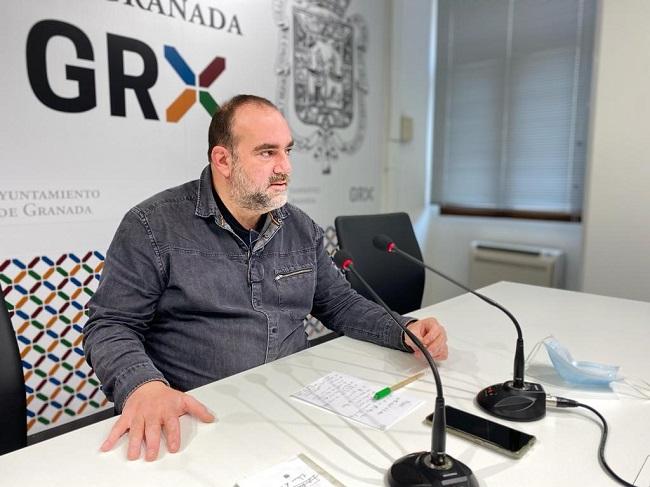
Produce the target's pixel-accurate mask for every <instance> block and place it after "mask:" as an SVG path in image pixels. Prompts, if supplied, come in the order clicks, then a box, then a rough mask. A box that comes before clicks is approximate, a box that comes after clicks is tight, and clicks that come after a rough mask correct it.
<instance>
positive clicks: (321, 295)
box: [84, 166, 410, 411]
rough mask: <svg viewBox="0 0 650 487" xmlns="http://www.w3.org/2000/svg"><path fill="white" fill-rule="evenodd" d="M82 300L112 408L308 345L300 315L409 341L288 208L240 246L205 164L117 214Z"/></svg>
mask: <svg viewBox="0 0 650 487" xmlns="http://www.w3.org/2000/svg"><path fill="white" fill-rule="evenodd" d="M88 307H89V319H88V321H87V323H86V325H85V327H84V349H85V353H86V359H87V360H88V363H89V364H90V365H91V367H93V368H94V370H95V373H96V374H97V376H98V378H99V379H100V380H101V382H102V389H103V391H104V393H105V394H106V395H107V397H108V398H109V399H110V400H112V401H113V402H114V403H115V405H116V407H117V409H118V411H120V410H121V409H122V406H123V404H124V401H125V400H126V399H127V397H128V396H129V394H130V393H131V392H132V391H133V390H134V389H135V388H137V387H138V386H140V385H142V384H144V383H145V382H149V381H152V380H162V381H164V382H166V383H167V384H169V385H171V386H172V387H174V388H176V389H179V390H182V391H185V390H188V389H192V388H195V387H198V386H201V385H203V384H206V383H208V382H211V381H214V380H217V379H221V378H223V377H227V376H229V375H232V374H235V373H237V372H241V371H243V370H246V369H249V368H251V367H255V366H258V365H261V364H264V363H266V362H270V361H272V360H275V359H277V358H280V357H284V356H286V355H289V354H291V353H294V352H296V351H299V350H302V349H304V348H306V347H307V346H308V344H307V338H306V335H305V331H304V327H303V319H304V318H305V316H306V315H307V314H308V313H311V314H312V315H313V316H315V317H316V318H318V319H319V320H321V321H322V322H323V323H324V324H325V325H326V326H327V327H328V328H330V329H331V330H334V331H337V332H341V333H344V334H345V335H347V336H350V337H353V338H358V339H361V340H366V341H370V342H374V343H377V344H380V345H385V346H389V347H393V348H397V349H400V350H407V349H406V348H405V347H404V345H403V343H402V334H401V330H400V329H399V328H398V327H397V325H395V323H394V322H392V320H391V319H390V317H389V316H388V314H387V313H385V312H384V310H383V309H382V308H380V307H379V306H378V305H376V304H375V303H372V302H370V301H368V300H366V299H365V298H363V297H362V296H360V295H358V294H357V293H356V292H355V291H353V290H352V289H351V288H350V285H349V284H348V282H347V281H346V280H345V278H344V277H343V276H342V275H341V273H340V272H339V271H338V270H337V268H336V267H335V266H334V264H333V262H332V260H331V258H330V257H329V255H328V254H327V252H326V251H325V249H324V244H323V231H322V230H321V229H320V227H318V225H316V223H315V222H314V221H313V220H311V219H310V218H309V217H308V216H307V215H306V214H305V213H303V212H302V211H301V210H299V209H298V208H296V207H294V206H292V205H290V204H287V205H285V206H283V207H282V208H279V209H278V210H274V211H273V212H271V213H269V214H268V215H267V217H266V222H265V225H264V227H263V229H262V231H261V233H260V237H259V239H258V240H257V242H256V243H255V244H254V246H253V248H252V249H249V247H248V246H247V245H246V244H245V243H244V242H243V241H242V240H241V239H240V238H239V237H238V236H237V235H236V234H235V233H234V232H233V231H232V229H231V228H230V226H229V225H228V224H227V223H226V222H225V220H224V218H223V216H222V215H221V213H220V212H219V210H218V207H217V205H216V203H215V200H214V196H213V194H212V176H211V172H210V167H209V166H207V167H206V168H205V169H204V170H203V172H202V174H201V178H200V179H199V180H197V181H192V182H189V183H186V184H184V185H181V186H178V187H175V188H171V189H168V190H166V191H163V192H162V193H159V194H157V195H155V196H153V197H151V198H149V199H148V200H146V201H144V202H143V203H141V204H139V205H138V206H136V207H135V208H133V209H131V210H130V211H129V212H128V213H127V214H126V216H125V217H124V219H123V220H122V222H121V224H120V226H119V228H118V229H117V232H116V234H115V237H114V238H113V241H112V243H111V245H110V248H109V250H108V253H107V256H106V261H105V267H104V270H103V272H102V277H101V281H100V284H99V287H98V289H97V292H96V293H95V295H94V296H93V298H92V299H91V300H90V303H89V305H88ZM399 319H400V320H402V322H403V323H406V322H408V321H410V320H409V319H408V318H404V317H399Z"/></svg>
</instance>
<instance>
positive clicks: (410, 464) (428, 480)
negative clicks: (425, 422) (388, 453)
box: [387, 451, 479, 487]
mask: <svg viewBox="0 0 650 487" xmlns="http://www.w3.org/2000/svg"><path fill="white" fill-rule="evenodd" d="M445 460H446V461H445V464H444V465H442V466H436V465H433V463H432V462H431V453H430V452H428V451H423V452H418V453H411V454H409V455H406V456H403V457H402V458H400V459H399V460H396V461H395V463H393V465H392V466H391V467H390V469H389V470H388V473H387V479H388V485H390V487H433V486H435V487H443V486H447V485H453V487H479V485H478V481H477V480H476V477H474V473H473V472H472V470H471V469H470V468H469V467H468V466H467V465H465V464H464V463H462V462H459V461H458V460H456V459H454V458H452V457H450V456H449V455H445Z"/></svg>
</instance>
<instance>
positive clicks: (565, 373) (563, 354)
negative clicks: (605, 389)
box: [543, 336, 620, 386]
mask: <svg viewBox="0 0 650 487" xmlns="http://www.w3.org/2000/svg"><path fill="white" fill-rule="evenodd" d="M543 343H544V346H545V347H546V351H547V352H548V356H549V357H550V358H551V362H553V367H555V370H556V371H557V373H558V374H560V377H562V378H563V379H564V380H565V381H566V382H569V383H571V384H579V385H588V386H605V385H609V383H610V382H612V381H615V380H619V379H620V377H619V376H618V369H619V367H618V366H617V365H607V364H599V363H596V362H579V361H576V360H573V357H571V354H570V353H569V351H568V350H567V349H566V348H564V347H563V346H562V345H561V344H560V342H558V341H557V340H556V339H555V337H552V336H551V337H548V338H546V339H544V341H543Z"/></svg>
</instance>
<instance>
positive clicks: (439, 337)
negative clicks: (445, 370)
mask: <svg viewBox="0 0 650 487" xmlns="http://www.w3.org/2000/svg"><path fill="white" fill-rule="evenodd" d="M407 328H408V329H409V331H410V332H412V333H413V334H414V335H415V336H416V337H418V338H419V339H420V341H421V342H422V343H423V344H424V346H425V347H427V349H428V350H429V352H430V353H431V356H432V357H433V358H434V360H445V359H446V358H447V355H448V353H449V351H448V350H447V332H446V331H445V329H444V328H443V326H442V325H441V324H440V323H438V320H436V319H435V318H424V319H422V320H418V321H414V322H412V323H409V324H408V325H407ZM404 343H406V345H407V346H409V347H411V348H412V349H413V351H414V352H415V355H416V356H417V357H421V356H422V352H420V349H419V348H418V347H417V346H416V345H415V343H413V341H412V340H411V339H410V338H409V336H408V335H405V336H404Z"/></svg>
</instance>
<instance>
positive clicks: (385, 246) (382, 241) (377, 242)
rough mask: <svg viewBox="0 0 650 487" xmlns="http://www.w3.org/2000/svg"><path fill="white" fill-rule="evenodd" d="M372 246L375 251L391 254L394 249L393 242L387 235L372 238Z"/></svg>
mask: <svg viewBox="0 0 650 487" xmlns="http://www.w3.org/2000/svg"><path fill="white" fill-rule="evenodd" d="M372 244H373V245H374V246H375V248H376V249H378V250H381V251H382V252H392V251H393V249H394V248H395V247H396V245H395V242H393V239H392V238H390V237H389V236H388V235H384V234H381V235H375V236H374V237H373V238H372Z"/></svg>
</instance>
